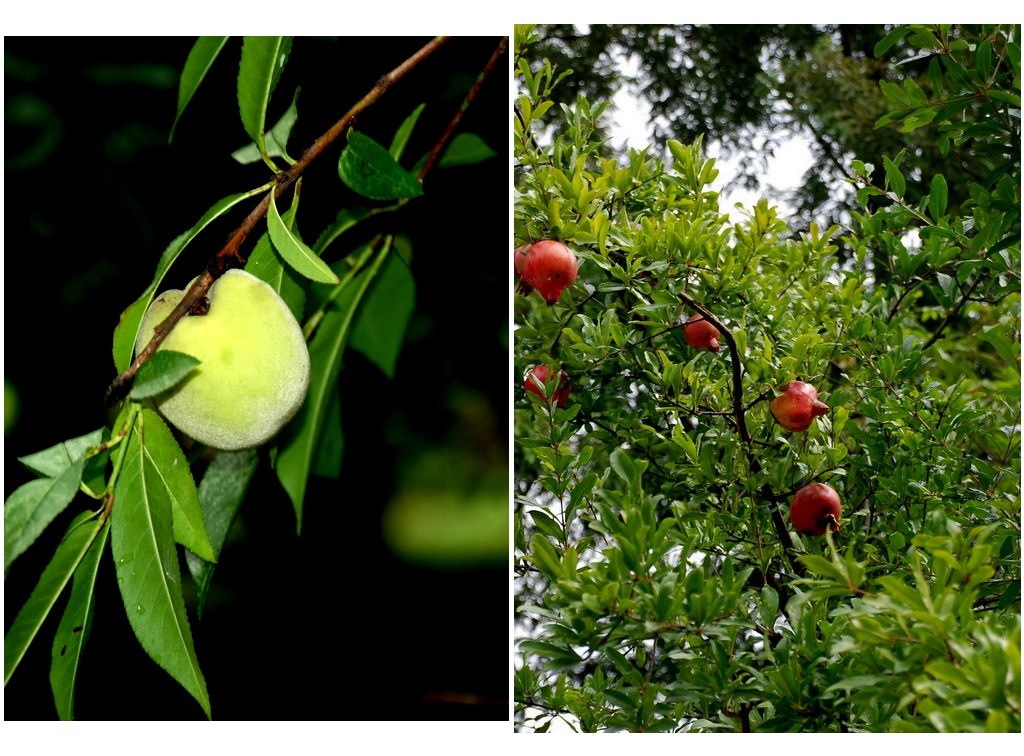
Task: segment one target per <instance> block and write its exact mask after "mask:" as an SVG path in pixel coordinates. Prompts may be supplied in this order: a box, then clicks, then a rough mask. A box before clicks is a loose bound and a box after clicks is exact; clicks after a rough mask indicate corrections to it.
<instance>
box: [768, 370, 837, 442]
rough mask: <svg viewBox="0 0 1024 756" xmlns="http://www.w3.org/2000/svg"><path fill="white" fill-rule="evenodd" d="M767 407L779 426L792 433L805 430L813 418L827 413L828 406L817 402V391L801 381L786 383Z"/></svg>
mask: <svg viewBox="0 0 1024 756" xmlns="http://www.w3.org/2000/svg"><path fill="white" fill-rule="evenodd" d="M768 406H769V408H770V409H771V411H772V415H774V416H775V419H776V420H777V421H778V423H779V425H781V426H782V427H783V428H785V429H786V430H788V431H794V432H795V431H805V430H807V429H808V428H810V427H811V423H812V422H814V418H816V417H818V416H819V415H824V414H825V413H826V412H828V405H827V404H825V403H824V402H821V401H819V400H818V390H817V389H816V388H814V386H812V385H811V384H809V383H804V382H803V381H790V382H789V383H787V384H786V387H785V388H784V389H783V390H782V394H780V395H779V396H777V397H775V398H774V399H772V400H771V402H769V403H768Z"/></svg>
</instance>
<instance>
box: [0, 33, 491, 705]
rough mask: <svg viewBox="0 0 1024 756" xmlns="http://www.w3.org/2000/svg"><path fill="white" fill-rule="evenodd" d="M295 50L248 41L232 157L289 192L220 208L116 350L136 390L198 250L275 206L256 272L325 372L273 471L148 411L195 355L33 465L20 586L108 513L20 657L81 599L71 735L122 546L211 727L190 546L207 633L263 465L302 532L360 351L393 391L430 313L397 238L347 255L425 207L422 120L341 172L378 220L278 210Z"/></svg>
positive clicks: (174, 362)
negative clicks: (105, 564) (346, 363)
mask: <svg viewBox="0 0 1024 756" xmlns="http://www.w3.org/2000/svg"><path fill="white" fill-rule="evenodd" d="M227 42H228V40H227V38H222V37H218V38H200V39H199V40H198V41H197V43H196V44H195V46H194V48H193V50H192V52H191V54H190V55H189V57H188V60H187V62H186V63H185V66H184V69H183V72H182V75H181V81H180V88H179V101H178V113H177V117H176V119H175V126H176V125H177V124H178V122H179V119H180V118H181V116H182V113H183V112H184V110H185V108H186V106H187V105H188V103H189V101H190V100H191V98H192V95H193V94H194V92H195V91H196V89H197V88H198V87H199V86H200V84H201V83H202V81H203V79H204V77H205V76H206V74H207V72H208V71H209V70H210V67H211V66H212V65H214V63H215V62H216V60H217V58H218V57H219V56H220V55H221V53H222V52H223V51H224V50H225V49H227ZM291 45H292V40H291V38H288V37H247V38H245V39H244V40H243V42H242V46H241V60H240V64H239V74H238V88H237V96H238V108H239V112H240V115H241V121H242V124H243V126H244V128H245V131H246V133H247V134H248V135H249V137H250V138H251V139H252V144H250V145H248V146H246V147H244V148H242V149H240V150H238V151H236V153H235V154H234V156H235V158H236V159H237V160H238V161H239V162H241V163H251V162H259V161H262V162H264V163H265V164H266V166H267V167H268V168H269V169H270V170H271V171H272V173H273V175H272V176H271V178H270V180H269V181H267V182H266V183H264V184H262V185H261V186H259V187H257V188H255V189H253V190H251V191H246V192H242V193H237V194H232V195H230V196H227V197H225V198H223V199H221V200H220V201H218V202H217V203H215V204H214V205H213V206H212V207H211V208H210V209H209V210H208V211H207V212H206V213H205V214H204V215H203V216H202V218H200V220H199V221H198V222H197V223H196V224H195V225H193V226H192V227H191V228H190V229H189V230H188V231H186V232H185V233H183V234H182V235H180V236H179V237H178V238H176V239H175V240H173V241H172V242H171V243H170V245H168V247H167V248H166V249H165V250H164V252H163V254H162V255H161V256H160V259H159V261H158V263H157V266H156V272H155V274H154V276H153V280H152V283H151V284H150V285H149V287H147V289H146V290H145V292H143V294H142V295H141V296H140V297H139V298H138V299H137V300H136V301H135V302H134V303H132V304H131V305H130V306H129V307H128V308H127V309H126V310H125V311H124V313H123V314H122V317H121V320H120V322H119V324H118V326H117V328H116V330H115V332H114V340H113V358H114V365H115V367H116V369H117V370H118V372H120V373H123V372H124V371H125V370H126V369H127V368H128V367H129V365H130V364H131V363H132V359H133V354H134V352H135V342H136V338H137V334H138V330H139V325H140V322H141V320H142V317H143V315H144V313H145V312H146V310H147V308H148V307H149V305H150V303H151V301H152V300H153V297H154V295H155V293H156V292H157V290H158V288H159V287H160V285H161V282H162V281H163V279H164V277H165V275H166V274H167V273H168V271H169V270H170V269H171V267H172V265H173V264H174V263H175V261H176V260H178V258H179V256H180V255H181V254H182V252H183V251H184V250H185V248H186V247H187V246H188V245H189V244H190V243H191V242H193V241H194V240H195V239H196V238H197V237H199V236H200V235H201V234H202V232H203V231H204V230H205V229H206V228H207V227H208V226H209V225H210V224H211V223H213V222H214V221H215V220H216V219H218V218H220V217H222V216H224V215H225V214H227V213H228V212H229V211H230V210H232V209H233V208H236V207H237V206H238V205H240V204H241V203H243V202H244V201H245V200H248V199H250V198H258V197H261V196H266V197H267V198H268V202H269V205H268V211H267V214H266V218H267V222H266V228H265V232H264V233H263V234H262V236H260V238H259V239H258V240H257V242H256V243H255V245H254V247H253V250H252V252H251V254H250V255H249V256H248V260H247V263H246V266H245V268H246V270H247V271H249V272H250V273H252V274H253V275H255V276H257V277H258V278H260V279H262V280H264V281H266V282H267V283H268V284H270V285H271V286H272V287H273V288H274V290H275V291H277V292H278V293H279V294H280V296H281V297H282V299H283V300H284V301H285V302H286V303H287V305H288V306H289V308H290V309H291V311H292V312H293V314H294V315H295V316H296V318H297V319H298V320H299V322H300V323H303V324H304V333H305V334H306V337H307V340H308V346H309V352H310V359H311V379H310V388H309V394H308V396H307V399H306V401H305V404H304V405H303V408H302V410H301V411H300V413H299V414H298V416H297V417H295V418H294V419H293V421H292V422H291V423H290V424H289V425H288V426H287V427H286V428H285V429H284V431H282V433H281V435H280V436H279V437H278V438H277V439H276V440H275V441H273V442H272V443H271V448H269V449H268V450H267V453H265V454H260V453H259V452H258V451H257V450H252V449H250V450H245V451H240V452H213V451H212V450H204V449H202V448H198V446H197V445H193V446H192V447H190V448H189V455H188V456H187V457H186V454H185V453H184V452H183V450H182V447H181V446H180V445H179V443H178V441H177V440H176V439H175V436H174V435H173V434H172V432H171V430H170V429H169V428H168V427H167V426H166V425H165V424H164V422H163V420H162V419H161V418H160V416H159V415H158V414H157V413H156V412H154V411H153V410H151V409H148V408H146V407H145V406H144V405H143V401H144V400H145V399H146V398H148V397H151V396H154V395H155V394H158V393H160V392H162V391H165V390H167V389H168V388H171V387H173V386H174V385H175V384H176V383H177V382H178V381H180V380H182V379H184V378H185V377H187V375H188V374H189V373H190V372H191V371H192V370H194V369H195V367H196V364H197V362H196V360H195V359H193V358H190V357H188V356H187V355H180V354H177V355H176V354H175V353H173V352H172V353H167V352H160V353H159V355H158V358H156V359H150V360H148V361H147V362H145V363H143V365H142V368H141V369H140V370H139V372H138V374H137V376H136V378H135V381H134V385H133V387H132V391H131V394H130V395H129V397H127V398H126V399H125V400H124V401H123V402H122V403H121V406H120V411H119V413H118V415H117V417H116V419H115V420H114V422H113V423H112V424H111V425H110V426H109V427H105V428H100V429H97V430H96V431H95V432H93V433H90V434H88V435H85V436H82V437H79V438H74V439H70V440H68V441H65V442H62V443H59V444H57V445H55V446H53V447H52V448H50V449H47V450H45V451H42V452H39V453H37V454H32V455H29V456H26V457H22V458H21V462H22V463H23V464H24V465H25V466H26V467H28V468H29V469H30V470H31V471H32V472H33V473H35V474H36V475H38V476H39V477H38V479H36V480H34V481H31V482H29V483H27V484H25V485H24V486H21V487H20V488H18V489H17V490H15V491H14V492H13V493H12V494H11V495H10V497H8V500H7V502H6V504H5V507H4V545H5V560H4V571H5V574H6V573H7V570H8V569H9V568H10V567H11V565H12V563H13V562H14V560H15V559H16V558H17V557H18V556H19V555H20V554H22V553H23V552H24V551H25V549H27V548H28V547H29V546H30V545H31V544H32V543H33V542H34V541H35V540H36V539H37V538H38V536H39V535H40V534H41V533H42V532H43V531H44V530H45V529H46V527H47V526H48V525H50V524H51V523H53V522H54V520H55V519H56V518H57V517H58V516H59V515H61V514H62V513H63V512H64V511H65V510H66V509H67V508H68V507H69V506H70V505H71V503H72V502H73V500H74V499H75V498H76V496H77V495H78V494H79V493H80V492H81V493H83V494H84V495H85V496H87V497H89V498H90V499H92V500H94V501H95V504H94V507H95V508H87V509H86V510H85V511H83V512H82V513H81V514H80V515H78V516H77V517H75V518H74V520H73V521H72V522H71V524H70V526H69V527H68V530H67V532H66V534H65V536H64V538H63V540H62V541H61V543H60V545H59V546H58V547H57V550H56V552H55V553H54V555H53V558H52V560H51V561H50V563H49V566H48V567H47V568H46V569H45V571H44V573H43V575H42V577H41V578H40V580H39V582H38V584H37V586H36V588H35V590H34V591H33V593H32V594H31V596H30V598H29V599H28V601H27V602H26V604H25V605H24V606H23V607H22V608H21V610H20V612H19V613H18V615H17V617H16V618H15V620H14V622H13V624H12V625H11V626H10V628H9V630H8V632H7V634H6V637H5V640H4V682H5V684H6V683H7V681H8V680H10V678H11V675H12V674H13V673H14V671H15V669H16V668H17V666H18V664H19V662H20V661H21V659H22V658H23V657H24V655H25V653H26V651H27V649H28V647H29V646H30V644H31V643H32V642H33V641H34V640H36V638H37V635H38V634H39V631H40V629H41V627H42V625H43V623H44V621H45V620H46V619H47V617H48V616H49V614H50V612H51V610H53V609H54V607H55V606H57V604H58V600H59V599H60V598H61V596H62V595H65V594H66V592H65V588H66V587H67V586H68V584H69V583H71V588H70V598H69V600H68V602H67V604H66V606H65V608H64V613H63V615H62V618H61V621H60V625H59V627H58V629H57V632H56V636H55V638H54V641H53V654H52V659H53V661H52V667H51V684H52V688H53V694H54V700H55V702H56V705H57V713H58V714H59V716H60V717H61V718H63V719H69V718H72V717H73V715H74V710H73V701H74V692H75V681H76V675H77V670H78V666H79V662H80V659H81V654H82V652H83V647H84V644H85V642H86V640H87V638H88V635H89V630H90V625H91V620H92V616H93V611H94V606H93V595H94V586H95V582H96V576H97V569H98V566H99V564H100V560H101V559H102V557H103V555H104V553H106V552H107V543H108V541H109V542H110V553H111V554H112V556H113V559H114V561H115V564H116V570H117V581H118V584H119V587H120V591H121V595H122V598H123V600H124V604H125V610H126V613H127V616H128V619H129V620H130V623H131V626H132V628H133V630H134V632H135V634H136V636H137V638H138V640H139V642H140V644H141V646H142V648H143V649H144V650H145V651H146V652H147V654H149V656H150V657H151V658H152V659H153V660H154V661H155V662H156V663H157V664H158V665H160V666H161V667H162V668H163V669H164V670H166V671H167V672H168V673H169V674H170V675H171V676H172V677H173V678H174V679H175V680H177V681H178V682H179V683H180V684H181V685H182V686H183V687H184V688H185V689H186V690H187V691H188V692H189V693H190V694H191V695H192V696H193V697H194V698H195V699H196V701H197V702H198V703H199V704H200V706H201V707H202V708H203V710H204V711H205V712H206V715H207V716H210V699H209V695H208V693H207V689H206V683H205V681H204V678H203V674H202V671H201V669H200V666H199V661H198V659H197V656H196V652H195V648H194V646H193V642H192V634H191V631H190V629H189V621H188V614H187V611H186V604H185V599H184V595H185V594H184V593H183V587H182V579H181V574H180V568H179V550H178V545H181V546H183V547H184V550H185V551H184V554H185V557H186V563H187V567H188V570H189V573H190V576H191V580H192V588H193V589H194V595H195V599H196V611H197V612H198V614H199V616H201V615H202V611H203V607H204V604H205V601H206V597H207V593H208V590H209V587H210V584H211V579H212V575H213V570H214V567H215V564H216V562H217V560H218V557H219V555H220V551H221V548H222V547H223V545H224V542H225V540H226V538H227V534H228V531H229V529H230V526H231V524H232V522H233V521H234V519H235V517H236V515H237V513H238V511H239V508H240V506H241V504H242V502H243V500H244V498H245V494H246V490H247V487H248V485H249V483H250V481H251V479H252V477H253V475H254V473H255V471H256V468H257V465H258V464H260V462H261V461H266V460H270V461H271V462H272V463H273V465H274V470H275V473H276V475H277V477H278V479H279V481H280V483H281V485H282V487H283V488H284V490H285V491H286V492H287V494H288V496H289V497H290V499H291V501H292V504H293V505H294V510H295V515H296V522H297V527H298V528H301V524H302V508H303V501H304V498H305V491H306V484H307V480H308V478H309V476H310V475H313V474H316V475H324V476H330V477H337V475H338V474H339V471H340V466H341V454H342V446H343V439H342V436H341V433H342V427H341V423H340V413H341V406H340V394H339V392H338V391H337V390H336V389H335V387H336V385H337V381H338V375H339V371H340V369H341V362H342V356H343V354H344V351H345V349H346V347H347V346H351V347H353V348H355V349H358V350H359V351H361V352H363V353H364V354H365V355H366V357H367V358H368V359H369V360H370V361H372V362H373V363H375V364H376V365H378V366H379V367H380V368H381V370H382V371H383V372H384V373H385V374H386V375H388V376H391V375H393V373H394V368H395V363H396V360H397V357H398V353H399V349H400V347H401V344H402V341H403V337H404V333H405V328H406V324H407V322H408V319H409V316H410V315H411V313H412V309H413V302H414V298H415V282H414V280H413V277H412V274H411V272H410V270H409V266H408V256H409V255H410V254H411V250H410V249H408V244H407V243H404V242H402V241H401V240H396V239H395V238H394V237H393V236H392V235H388V234H381V235H379V236H377V237H375V238H374V239H373V240H372V241H370V242H366V243H359V244H349V245H348V246H346V244H345V242H346V241H347V240H348V239H349V238H350V237H351V236H352V235H351V234H349V235H347V236H346V233H347V232H349V231H350V230H351V229H353V228H354V227H355V226H357V224H359V223H361V222H363V221H365V220H367V219H369V218H371V217H374V216H378V215H381V214H385V213H392V212H395V211H397V210H399V209H400V208H401V207H403V206H404V204H405V203H406V202H407V201H408V200H409V199H411V198H414V197H417V196H419V195H421V194H422V193H423V189H422V185H421V182H420V180H419V178H418V176H417V174H418V172H419V171H420V169H421V168H422V167H423V165H424V164H425V163H426V162H427V156H424V157H423V158H422V159H421V160H420V161H419V162H418V163H417V164H416V165H415V166H413V167H412V168H406V167H403V166H402V165H401V164H400V162H399V161H400V160H401V159H402V156H403V152H404V150H405V147H406V145H407V143H408V142H409V138H410V135H411V134H412V133H413V130H414V128H415V126H416V123H417V119H418V117H419V115H420V114H421V112H422V111H423V107H424V106H423V105H420V106H418V107H417V108H415V109H414V111H413V112H412V113H411V114H410V115H409V116H408V118H406V119H405V121H404V122H403V123H402V124H401V126H400V127H399V128H398V129H397V131H396V133H395V134H394V136H393V138H392V139H391V143H390V145H389V146H388V147H387V148H385V147H383V146H381V145H380V144H378V143H377V142H376V141H374V140H373V139H372V138H371V137H369V136H367V135H365V134H362V133H360V132H357V131H354V130H352V131H350V132H349V133H348V135H347V136H348V140H347V145H346V146H345V148H344V149H343V150H342V151H341V154H340V157H339V158H338V168H337V170H338V175H339V177H340V179H341V180H342V181H343V182H344V183H345V184H346V185H347V186H348V187H349V188H351V189H352V190H354V191H355V192H356V193H358V194H359V195H361V196H362V197H365V198H366V199H368V200H373V201H376V203H377V204H367V205H366V206H360V207H346V208H343V209H341V210H340V211H339V212H338V214H337V218H336V220H335V221H334V222H333V223H332V224H331V225H330V226H329V227H328V228H326V229H324V230H323V231H322V232H321V233H320V234H319V236H318V237H317V240H316V242H315V243H313V244H312V245H308V244H306V242H305V241H303V239H302V237H301V235H300V233H299V231H298V227H297V217H298V207H299V187H298V181H296V182H295V186H294V191H293V196H292V200H291V204H290V206H289V207H288V208H287V209H286V210H285V212H283V213H281V212H279V210H278V208H277V205H276V197H275V195H276V194H277V191H276V189H277V188H278V186H279V184H280V183H281V181H282V177H283V176H284V175H285V174H284V173H283V172H282V170H281V168H279V166H278V161H283V163H285V164H287V165H289V166H293V165H295V164H296V162H297V161H296V160H293V159H292V158H291V157H290V156H289V155H288V153H287V149H288V141H289V136H290V134H291V130H292V127H293V126H294V124H295V122H296V119H297V117H298V114H297V109H296V102H297V96H298V92H296V93H295V96H293V97H292V100H291V105H290V106H289V107H288V109H287V110H286V111H285V113H284V115H283V116H282V117H281V119H280V120H279V121H278V122H277V124H276V125H274V126H273V127H271V128H270V129H267V128H266V119H267V114H268V107H269V104H270V101H271V97H272V95H273V93H274V90H275V87H276V84H277V82H278V79H279V78H280V75H281V72H282V70H283V68H284V66H285V65H286V63H287V60H288V56H289V53H290V51H291ZM172 131H173V130H172ZM493 154H494V153H493V152H492V151H491V150H490V149H489V148H488V147H487V146H486V145H484V144H483V142H482V141H481V140H480V139H479V138H477V137H474V136H472V135H469V134H464V135H460V137H458V138H456V139H455V140H453V141H452V142H451V143H450V144H449V145H448V147H447V150H446V152H445V153H444V154H443V155H442V157H441V160H440V162H439V163H438V165H439V166H441V167H445V166H452V165H460V164H467V163H472V162H477V161H479V160H482V159H486V158H487V157H490V156H491V155H493ZM300 181H301V179H300ZM400 247H402V248H401V249H400ZM330 260H333V261H331V262H329V261H330ZM196 480H199V484H198V485H197V484H196Z"/></svg>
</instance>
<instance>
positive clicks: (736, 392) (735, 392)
mask: <svg viewBox="0 0 1024 756" xmlns="http://www.w3.org/2000/svg"><path fill="white" fill-rule="evenodd" d="M679 298H680V299H682V300H683V301H684V302H685V303H686V304H688V305H689V306H690V307H692V308H693V309H694V310H696V311H697V312H698V313H700V314H701V315H702V316H703V317H704V319H705V320H707V321H708V322H709V323H711V325H713V326H714V327H715V328H717V329H718V331H719V333H720V334H721V335H722V337H723V338H724V339H725V343H726V345H727V346H728V347H729V352H730V353H731V354H732V360H731V361H732V414H733V417H734V418H735V421H736V430H737V431H738V432H739V434H740V439H741V440H742V441H743V445H744V447H745V448H746V452H747V461H748V463H749V464H750V469H751V471H752V472H754V473H755V474H757V473H759V472H761V470H762V467H761V461H760V460H759V459H758V458H757V457H756V456H754V449H753V441H752V439H751V438H750V431H749V430H747V416H746V410H745V409H744V407H743V366H742V365H741V364H740V352H739V349H738V348H737V346H736V339H735V337H734V336H733V335H732V331H730V330H729V329H728V328H727V327H726V326H725V324H723V323H722V321H720V320H719V319H718V318H716V317H715V316H714V315H713V314H712V313H711V311H710V310H708V309H707V308H706V307H705V306H704V305H702V304H700V303H699V302H697V301H696V300H695V299H694V298H693V297H691V296H690V295H689V294H687V293H686V292H685V291H680V292H679ZM758 495H759V496H760V497H761V498H762V499H764V500H766V501H768V502H769V512H770V514H771V518H772V523H773V524H774V525H775V531H776V533H777V534H778V536H779V541H781V542H782V548H783V550H784V551H785V552H786V555H787V556H789V558H790V562H791V563H792V565H793V570H794V572H796V573H797V574H798V575H801V576H802V575H803V574H804V568H803V565H802V564H801V563H800V562H798V561H797V560H796V559H794V558H793V556H792V555H793V552H794V551H795V550H796V549H795V547H794V545H793V538H792V536H790V534H789V529H788V528H787V527H786V521H785V519H784V518H783V517H782V513H781V512H780V511H779V507H778V504H777V501H778V497H777V496H776V495H775V494H773V493H772V492H771V491H770V490H767V486H765V490H762V491H759V492H758Z"/></svg>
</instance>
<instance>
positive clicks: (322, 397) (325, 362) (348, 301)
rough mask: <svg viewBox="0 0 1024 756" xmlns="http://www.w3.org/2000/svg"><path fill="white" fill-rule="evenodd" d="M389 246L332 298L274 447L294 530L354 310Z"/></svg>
mask: <svg viewBox="0 0 1024 756" xmlns="http://www.w3.org/2000/svg"><path fill="white" fill-rule="evenodd" d="M389 249H390V246H384V247H383V248H382V249H381V251H380V252H378V253H377V254H376V256H375V258H374V260H373V263H372V264H371V266H370V267H369V268H368V269H365V270H362V271H360V272H359V273H358V274H356V275H355V276H353V277H352V278H351V279H349V280H348V282H347V283H346V284H345V285H344V286H341V287H339V288H338V290H337V291H336V292H334V295H333V296H332V301H333V304H332V306H331V307H329V308H327V310H326V312H325V315H324V318H323V320H322V321H321V322H320V326H319V327H318V328H317V331H316V333H315V334H314V336H313V339H312V340H311V341H310V344H309V360H310V379H309V392H308V393H307V395H306V401H305V403H304V404H303V405H302V409H300V410H299V413H298V415H296V417H295V418H294V419H293V420H292V421H291V422H290V423H289V424H288V426H287V427H286V428H285V430H284V433H283V434H282V440H281V442H280V445H279V446H278V453H277V461H276V464H275V469H276V471H277V477H278V480H280V481H281V485H282V486H284V489H285V491H287V492H288V496H289V498H290V499H291V500H292V505H293V506H294V507H295V518H296V527H297V528H298V529H301V527H302V504H303V500H304V499H305V496H306V481H307V480H308V478H309V473H310V469H311V468H312V465H313V459H314V457H315V455H316V450H317V444H318V442H319V439H320V431H321V428H322V427H323V423H324V418H325V416H326V413H327V410H328V406H329V404H330V400H331V394H332V393H333V392H334V388H335V386H336V385H337V382H338V372H339V370H340V369H341V357H342V354H343V353H344V351H345V343H346V341H347V340H348V334H349V329H350V328H351V327H352V321H353V320H354V318H355V312H356V309H357V308H358V307H359V303H360V302H361V301H362V298H363V295H364V294H365V293H366V289H367V287H368V286H369V285H370V282H371V281H372V280H373V278H374V277H375V276H376V275H377V271H378V270H379V268H380V266H381V263H382V262H383V260H384V258H385V257H386V255H387V253H388V250H389Z"/></svg>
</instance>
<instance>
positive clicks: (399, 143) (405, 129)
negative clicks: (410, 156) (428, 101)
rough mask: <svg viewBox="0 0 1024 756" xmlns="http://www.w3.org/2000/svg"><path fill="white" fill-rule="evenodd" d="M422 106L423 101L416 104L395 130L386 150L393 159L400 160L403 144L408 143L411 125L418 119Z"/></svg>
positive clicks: (403, 149) (403, 150)
mask: <svg viewBox="0 0 1024 756" xmlns="http://www.w3.org/2000/svg"><path fill="white" fill-rule="evenodd" d="M424 107H425V105H423V103H420V104H419V105H417V106H416V109H415V110H413V111H412V113H410V114H409V115H408V117H406V119H405V120H404V121H402V125H401V126H399V127H398V131H396V132H395V137H394V139H392V140H391V146H390V147H389V148H388V152H389V153H391V157H393V158H394V159H395V160H401V158H402V153H403V152H405V145H406V144H408V142H409V137H410V136H411V135H412V130H413V127H414V126H415V125H416V121H417V120H419V117H420V114H421V113H422V112H423V108H424Z"/></svg>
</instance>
